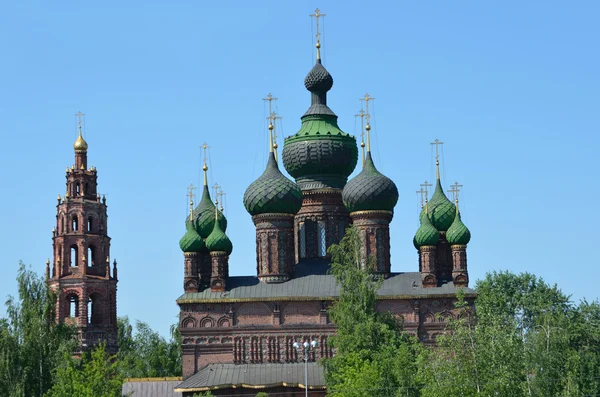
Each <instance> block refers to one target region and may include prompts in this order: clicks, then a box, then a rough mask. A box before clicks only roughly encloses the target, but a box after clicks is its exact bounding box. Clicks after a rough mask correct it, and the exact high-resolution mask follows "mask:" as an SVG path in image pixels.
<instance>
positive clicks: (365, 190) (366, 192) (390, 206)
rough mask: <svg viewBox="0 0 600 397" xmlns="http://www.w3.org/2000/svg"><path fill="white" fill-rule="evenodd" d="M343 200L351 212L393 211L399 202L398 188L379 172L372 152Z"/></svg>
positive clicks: (345, 192)
mask: <svg viewBox="0 0 600 397" xmlns="http://www.w3.org/2000/svg"><path fill="white" fill-rule="evenodd" d="M342 199H343V200H344V205H345V206H346V208H347V209H348V211H349V212H354V211H366V210H371V211H373V210H383V211H393V210H394V207H395V206H396V203H397V202H398V188H397V187H396V184H395V183H394V182H393V181H392V180H391V179H390V178H388V177H387V176H385V175H383V174H382V173H381V172H379V171H377V168H375V164H373V158H372V157H371V152H367V156H366V158H365V164H364V166H363V169H362V171H361V172H360V173H359V174H358V175H356V176H355V177H354V178H352V179H351V180H350V181H349V182H348V183H347V184H346V186H345V187H344V190H343V192H342Z"/></svg>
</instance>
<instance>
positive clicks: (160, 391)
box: [122, 378, 182, 397]
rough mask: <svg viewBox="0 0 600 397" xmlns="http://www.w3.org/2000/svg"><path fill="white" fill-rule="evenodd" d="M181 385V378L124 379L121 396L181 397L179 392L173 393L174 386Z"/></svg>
mask: <svg viewBox="0 0 600 397" xmlns="http://www.w3.org/2000/svg"><path fill="white" fill-rule="evenodd" d="M180 383H181V378H139V379H125V382H124V383H123V389H122V394H123V395H124V396H129V394H128V393H131V397H181V396H182V394H181V392H176V391H175V386H177V385H178V384H180Z"/></svg>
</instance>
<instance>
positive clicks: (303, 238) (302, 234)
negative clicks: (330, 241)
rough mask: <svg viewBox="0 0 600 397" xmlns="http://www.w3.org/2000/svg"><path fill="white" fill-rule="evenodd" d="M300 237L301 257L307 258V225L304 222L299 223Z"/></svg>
mask: <svg viewBox="0 0 600 397" xmlns="http://www.w3.org/2000/svg"><path fill="white" fill-rule="evenodd" d="M298 237H299V239H300V258H306V226H305V225H304V222H300V223H299V224H298Z"/></svg>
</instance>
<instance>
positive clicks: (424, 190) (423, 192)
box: [417, 185, 431, 208]
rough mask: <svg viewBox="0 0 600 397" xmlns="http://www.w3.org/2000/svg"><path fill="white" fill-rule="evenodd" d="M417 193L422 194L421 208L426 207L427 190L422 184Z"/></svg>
mask: <svg viewBox="0 0 600 397" xmlns="http://www.w3.org/2000/svg"><path fill="white" fill-rule="evenodd" d="M430 186H431V185H430ZM417 194H419V195H420V196H421V208H423V207H425V200H427V190H426V189H423V185H421V188H420V189H419V190H417Z"/></svg>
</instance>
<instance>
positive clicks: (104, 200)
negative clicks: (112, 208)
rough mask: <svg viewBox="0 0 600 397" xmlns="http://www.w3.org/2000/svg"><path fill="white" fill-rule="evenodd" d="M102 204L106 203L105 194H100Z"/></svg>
mask: <svg viewBox="0 0 600 397" xmlns="http://www.w3.org/2000/svg"><path fill="white" fill-rule="evenodd" d="M102 204H104V205H106V194H103V195H102Z"/></svg>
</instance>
